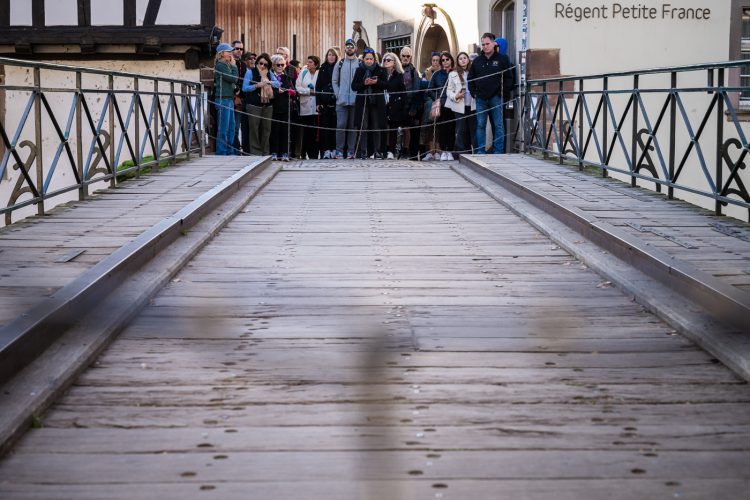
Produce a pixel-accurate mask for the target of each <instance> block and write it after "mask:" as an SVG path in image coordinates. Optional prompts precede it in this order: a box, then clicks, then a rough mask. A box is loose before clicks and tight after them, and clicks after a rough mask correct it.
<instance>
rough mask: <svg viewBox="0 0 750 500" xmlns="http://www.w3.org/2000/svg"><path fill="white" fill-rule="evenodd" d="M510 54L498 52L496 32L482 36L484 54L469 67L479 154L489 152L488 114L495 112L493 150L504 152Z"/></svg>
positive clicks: (493, 114) (511, 82) (496, 152)
mask: <svg viewBox="0 0 750 500" xmlns="http://www.w3.org/2000/svg"><path fill="white" fill-rule="evenodd" d="M509 68H510V63H509V62H508V57H507V56H501V55H500V54H498V53H497V52H496V51H495V35H493V34H492V33H485V34H484V35H482V53H481V54H479V56H477V58H476V59H474V62H473V63H471V68H470V69H469V90H470V92H471V95H473V96H474V98H475V99H476V101H477V149H478V151H477V153H478V154H484V153H486V152H487V144H486V142H487V130H486V128H487V115H488V114H491V115H492V121H493V126H492V150H493V152H494V153H495V154H502V153H504V152H505V130H504V129H505V127H504V126H503V110H502V107H503V95H504V94H505V93H506V92H507V93H509V92H510V88H511V87H512V85H513V80H512V77H511V76H510V74H509V72H508V69H509Z"/></svg>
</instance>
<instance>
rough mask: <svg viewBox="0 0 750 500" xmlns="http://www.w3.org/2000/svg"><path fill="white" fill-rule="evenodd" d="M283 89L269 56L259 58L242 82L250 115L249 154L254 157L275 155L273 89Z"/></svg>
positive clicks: (246, 109) (262, 55) (246, 106)
mask: <svg viewBox="0 0 750 500" xmlns="http://www.w3.org/2000/svg"><path fill="white" fill-rule="evenodd" d="M279 85H280V83H279V81H278V80H277V79H276V76H274V74H273V71H272V68H271V56H269V55H268V54H266V53H263V54H261V55H259V56H258V57H257V59H256V60H255V64H254V65H253V68H251V69H248V70H247V73H245V79H244V80H243V81H242V91H243V93H244V95H245V102H246V105H245V111H247V115H248V116H247V117H248V140H249V147H250V149H249V150H248V151H249V153H250V154H251V155H269V154H271V145H270V142H269V140H270V138H271V120H272V119H273V98H274V92H273V89H274V87H279Z"/></svg>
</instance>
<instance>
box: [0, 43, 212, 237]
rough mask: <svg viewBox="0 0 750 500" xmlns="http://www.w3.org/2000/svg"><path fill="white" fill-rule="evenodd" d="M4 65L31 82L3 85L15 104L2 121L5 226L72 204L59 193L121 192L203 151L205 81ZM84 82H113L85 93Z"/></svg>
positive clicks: (0, 180) (0, 186)
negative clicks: (128, 180)
mask: <svg viewBox="0 0 750 500" xmlns="http://www.w3.org/2000/svg"><path fill="white" fill-rule="evenodd" d="M0 65H2V66H5V67H6V68H12V67H16V68H30V69H31V74H32V75H33V81H32V82H30V83H29V82H28V76H27V75H28V73H25V72H24V70H22V69H21V70H16V71H15V72H14V71H10V72H9V71H7V70H6V71H5V80H4V81H0V98H2V99H3V100H4V101H5V103H6V104H7V103H11V105H10V106H7V105H6V108H7V109H6V112H5V113H4V114H3V115H2V116H0V214H4V215H5V220H4V223H5V225H9V224H11V223H12V216H13V214H14V213H18V212H17V211H18V210H20V209H22V208H24V207H28V206H31V205H35V206H36V208H37V214H39V215H41V214H44V213H46V211H47V210H48V209H49V206H45V201H46V200H50V199H53V198H54V201H53V202H50V203H49V205H53V204H58V203H61V202H65V201H71V199H75V198H76V197H75V195H70V194H68V195H67V196H61V195H63V194H65V193H70V192H72V191H76V190H77V191H78V196H77V199H79V200H83V199H85V198H86V197H87V196H89V193H88V191H89V186H91V185H92V184H96V185H99V186H101V187H104V186H106V184H103V183H108V185H109V186H110V187H114V186H115V185H116V184H117V183H118V182H119V181H120V179H122V178H124V176H127V175H130V174H133V175H135V176H138V175H140V172H141V170H143V169H146V168H150V169H152V170H153V169H154V168H155V167H158V166H159V165H160V164H163V163H164V162H168V163H174V162H175V161H177V160H178V159H181V158H189V157H190V155H192V154H197V155H202V154H203V153H204V151H205V124H204V122H205V111H204V109H203V108H204V105H205V102H204V96H203V85H202V84H201V83H200V82H194V81H190V80H182V79H171V78H166V77H163V76H156V75H143V74H138V73H129V72H124V71H109V70H103V69H97V68H86V67H76V66H68V65H63V64H55V63H43V62H34V61H23V60H18V59H13V58H8V57H0ZM48 70H49V71H55V72H61V74H65V73H67V74H70V76H68V77H65V78H64V79H63V82H64V83H62V84H61V83H60V82H59V81H52V82H51V83H52V85H49V84H47V85H43V83H47V82H43V80H45V79H48V81H49V79H50V78H53V75H54V73H51V72H48ZM27 71H28V70H27ZM85 75H98V76H103V77H106V80H105V79H101V81H94V82H91V81H89V80H91V78H88V79H87V81H86V86H84V85H83V83H84V76H85ZM19 80H20V81H19ZM123 81H125V82H127V87H125V88H123V86H122V85H121V82H123ZM115 83H117V84H118V85H115ZM8 111H10V112H8ZM61 171H63V172H65V173H62V174H61V173H60V172H61ZM67 174H71V175H70V177H69V178H67V179H66V178H65V177H66V176H67ZM27 212H28V211H27ZM21 213H22V215H24V214H23V212H21ZM25 215H28V213H26V214H25ZM0 225H2V222H0Z"/></svg>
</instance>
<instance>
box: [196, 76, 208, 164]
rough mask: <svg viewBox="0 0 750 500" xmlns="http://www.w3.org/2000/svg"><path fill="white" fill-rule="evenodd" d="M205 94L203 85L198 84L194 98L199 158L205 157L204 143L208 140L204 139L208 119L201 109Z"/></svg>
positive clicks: (204, 111)
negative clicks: (199, 148) (196, 94)
mask: <svg viewBox="0 0 750 500" xmlns="http://www.w3.org/2000/svg"><path fill="white" fill-rule="evenodd" d="M204 93H205V89H204V88H203V84H202V83H199V84H198V96H197V97H196V99H197V102H196V106H195V107H196V108H197V110H198V112H197V114H198V127H200V128H199V130H198V142H199V143H200V147H201V151H200V156H201V158H202V157H204V156H206V142H207V140H208V138H207V137H206V133H207V132H208V127H207V126H206V119H207V117H208V113H207V112H206V110H205V109H203V95H204Z"/></svg>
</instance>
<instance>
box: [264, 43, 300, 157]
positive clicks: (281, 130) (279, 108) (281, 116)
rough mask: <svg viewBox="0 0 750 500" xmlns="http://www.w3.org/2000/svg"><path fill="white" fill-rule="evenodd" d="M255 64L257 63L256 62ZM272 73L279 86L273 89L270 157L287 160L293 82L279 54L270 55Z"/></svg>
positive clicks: (293, 92)
mask: <svg viewBox="0 0 750 500" xmlns="http://www.w3.org/2000/svg"><path fill="white" fill-rule="evenodd" d="M256 64H257V63H256ZM271 64H272V65H273V75H274V76H275V77H276V80H278V81H279V86H278V87H274V89H273V94H274V98H273V122H272V124H271V159H272V160H278V159H281V160H282V161H289V127H290V118H289V113H290V111H291V109H290V108H289V106H290V100H291V99H292V98H293V97H294V95H295V91H294V82H293V81H292V79H291V78H290V77H289V75H288V74H287V73H286V72H285V69H286V61H285V60H284V57H282V56H281V55H279V54H274V55H272V56H271Z"/></svg>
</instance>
